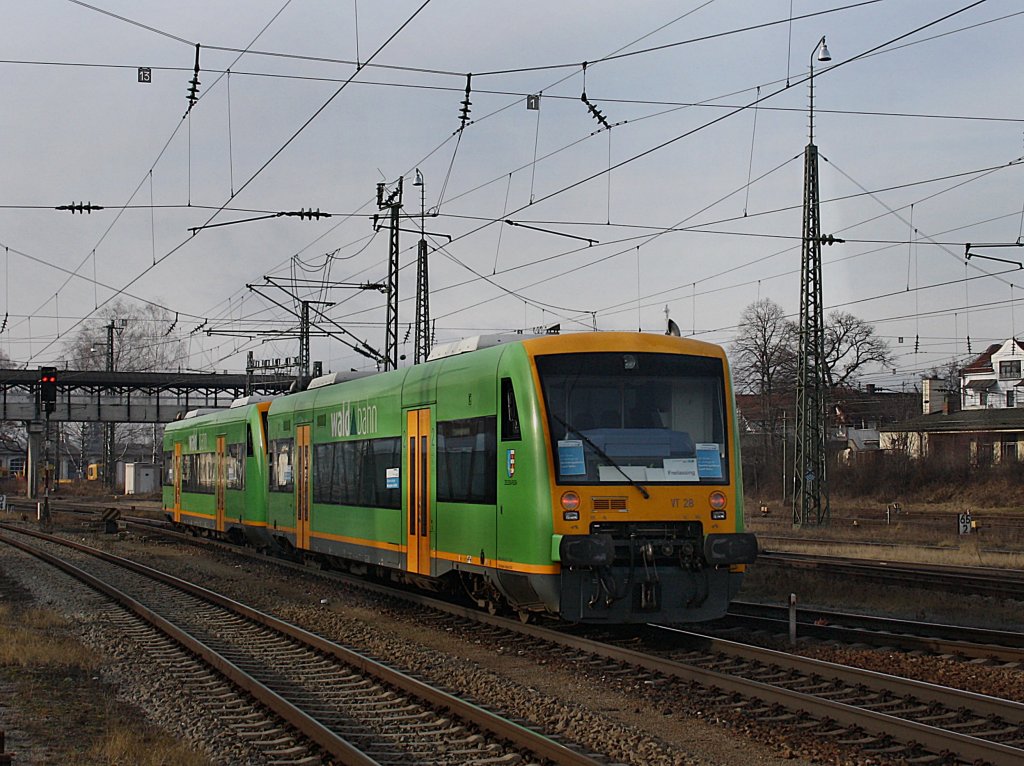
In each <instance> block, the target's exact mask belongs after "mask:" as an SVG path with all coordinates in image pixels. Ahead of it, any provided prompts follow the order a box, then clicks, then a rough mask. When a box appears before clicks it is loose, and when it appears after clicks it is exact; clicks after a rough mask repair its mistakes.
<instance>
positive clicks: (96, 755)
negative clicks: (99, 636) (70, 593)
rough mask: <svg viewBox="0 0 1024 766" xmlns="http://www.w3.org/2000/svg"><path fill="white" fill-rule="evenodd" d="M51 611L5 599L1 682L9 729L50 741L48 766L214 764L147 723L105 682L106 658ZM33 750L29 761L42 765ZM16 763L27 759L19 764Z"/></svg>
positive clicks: (0, 614) (0, 610)
mask: <svg viewBox="0 0 1024 766" xmlns="http://www.w3.org/2000/svg"><path fill="white" fill-rule="evenodd" d="M69 627H70V626H69V624H68V622H67V620H65V619H64V618H63V617H62V616H61V615H60V614H59V613H57V612H54V611H53V610H51V609H41V608H26V609H18V608H17V606H16V605H15V604H11V603H4V602H0V680H6V682H7V684H9V685H10V686H13V688H14V690H15V693H14V694H13V695H11V698H10V699H8V700H5V701H4V714H5V718H6V719H7V721H8V724H9V727H10V728H16V729H20V730H21V731H22V732H23V733H24V735H25V736H27V737H28V739H29V740H30V741H32V742H36V743H39V745H40V746H42V744H43V743H45V755H44V756H41V758H42V761H41V762H45V763H57V762H59V763H62V764H68V765H69V766H104V765H110V764H113V765H115V766H122V765H123V766H208V764H209V761H208V760H207V759H206V758H205V757H203V756H202V755H200V754H198V753H197V752H195V751H193V750H191V749H190V748H189V747H188V746H187V745H184V744H182V743H180V742H177V741H175V740H174V739H172V738H171V737H169V736H168V735H166V734H163V733H162V732H160V731H159V730H157V729H155V728H154V727H153V726H151V725H149V724H148V723H145V722H144V719H143V716H142V714H141V713H140V712H139V711H138V710H136V709H134V708H133V707H132V706H131V705H127V704H125V703H123V702H122V701H120V700H118V699H117V698H116V694H115V691H114V689H112V688H111V687H110V686H108V685H106V684H104V683H103V681H102V680H101V679H100V678H99V675H98V670H99V668H100V666H101V660H100V658H99V657H97V656H96V655H95V654H94V653H93V652H92V651H91V650H90V649H89V648H88V647H86V646H84V645H83V644H81V643H79V642H78V641H76V640H74V639H73V638H72V637H71V636H70V635H69ZM33 752H34V751H33V750H32V749H31V748H30V750H29V752H28V753H27V754H25V762H26V763H34V762H36V761H35V759H34V756H33V754H32V753H33ZM18 762H21V760H19V761H18Z"/></svg>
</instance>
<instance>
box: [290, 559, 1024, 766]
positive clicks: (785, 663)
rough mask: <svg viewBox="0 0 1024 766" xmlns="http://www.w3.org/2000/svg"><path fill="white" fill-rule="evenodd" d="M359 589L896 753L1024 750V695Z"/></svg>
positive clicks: (523, 645) (689, 637)
mask: <svg viewBox="0 0 1024 766" xmlns="http://www.w3.org/2000/svg"><path fill="white" fill-rule="evenodd" d="M297 568H298V569H303V570H304V571H307V572H308V571H309V570H308V569H307V568H304V567H301V566H297ZM318 574H319V575H321V576H329V577H333V576H334V575H329V574H327V573H318ZM339 579H341V580H344V581H345V582H346V583H350V582H353V581H351V580H350V579H349V578H345V577H339ZM360 582H361V581H355V583H357V584H358V583H360ZM362 587H365V588H367V589H370V590H376V591H378V592H381V593H384V594H386V595H387V596H388V597H389V598H400V599H403V600H405V601H408V602H412V603H415V604H418V605H419V606H420V607H422V612H421V613H418V614H417V615H416V617H415V619H417V620H418V621H422V622H424V623H427V622H431V621H445V620H452V621H454V622H453V623H452V624H451V629H452V630H454V631H456V632H459V633H460V634H463V633H464V634H467V635H470V636H471V635H472V632H471V631H474V630H475V631H479V640H480V641H482V642H487V643H489V644H494V643H501V644H502V645H505V646H512V647H515V648H512V649H508V651H515V652H516V653H517V654H527V655H536V656H537V657H538V658H545V659H546V658H550V657H552V656H559V657H560V658H561V660H562V661H564V662H569V663H571V664H575V665H577V666H586V667H589V668H591V669H592V670H593V671H594V672H599V673H600V674H602V677H605V676H607V677H617V678H620V679H632V681H633V682H634V683H635V684H636V686H637V689H638V690H642V692H641V693H643V694H651V693H652V690H658V693H662V694H665V695H666V700H667V704H671V703H670V702H668V701H670V700H672V699H678V698H679V696H680V695H693V694H694V687H695V686H699V687H700V688H701V689H703V690H704V691H705V692H706V699H707V700H708V701H709V702H711V703H712V704H717V705H721V706H724V707H726V708H729V707H732V708H735V707H737V706H740V707H742V708H743V709H744V713H745V715H747V716H750V717H754V718H767V719H770V720H772V721H774V722H776V723H777V724H778V725H780V726H782V725H787V726H792V727H794V729H795V730H802V731H804V732H812V733H815V735H817V736H824V737H829V738H831V739H833V740H834V741H836V742H839V743H843V744H846V745H847V746H849V745H851V744H853V745H855V746H856V748H857V749H858V750H861V751H866V752H869V753H875V754H877V755H878V756H879V757H886V758H891V759H892V761H893V762H898V761H900V760H901V759H902V760H906V761H911V760H912V761H913V762H914V763H920V764H926V763H934V764H948V763H971V764H974V763H990V764H997V765H1000V766H1001V765H1002V764H1014V765H1016V764H1018V763H1021V762H1022V760H1024V705H1022V704H1021V703H1018V702H1014V701H1010V700H1001V699H998V698H994V697H988V696H986V695H981V694H974V693H971V692H965V691H962V690H958V689H953V688H948V687H943V686H936V685H934V684H928V683H924V682H919V681H913V680H909V679H904V678H899V677H896V676H891V675H885V674H880V673H875V672H872V671H866V670H860V669H857V668H850V667H846V666H842V665H836V664H833V663H826V662H821V661H819V660H813V659H808V658H802V657H798V656H794V655H789V654H786V653H782V652H777V651H772V650H770V649H761V648H758V647H752V646H747V645H743V644H738V643H735V642H731V641H726V640H722V639H717V638H713V637H711V636H705V635H701V634H698V633H693V632H689V631H679V630H677V629H672V628H651V629H650V632H649V633H648V634H647V635H646V636H641V637H637V636H636V635H630V637H629V638H627V639H625V640H621V641H620V640H618V639H611V640H594V639H592V638H588V637H587V636H586V635H582V636H581V635H573V634H572V632H571V631H569V632H567V631H565V630H558V629H552V628H547V627H541V626H536V625H522V624H521V623H520V622H519V621H518V620H511V619H506V618H503V617H494V616H490V615H487V614H484V613H481V612H478V611H476V610H473V609H469V608H465V607H460V606H457V605H453V604H448V603H445V602H439V601H437V600H436V599H433V598H431V597H428V596H423V595H419V594H406V593H400V594H395V592H394V591H392V590H391V589H389V588H385V587H383V586H376V585H373V584H369V583H362ZM666 644H668V646H666ZM638 646H639V648H638ZM968 711H969V712H968Z"/></svg>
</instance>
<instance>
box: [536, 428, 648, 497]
mask: <svg viewBox="0 0 1024 766" xmlns="http://www.w3.org/2000/svg"><path fill="white" fill-rule="evenodd" d="M551 417H553V418H554V419H555V420H557V421H558V422H559V423H561V424H562V425H563V426H565V428H566V429H567V430H569V431H572V432H573V433H574V434H576V435H577V436H579V437H580V438H581V439H582V440H583V441H585V442H586V443H587V444H589V445H590V448H591V449H592V450H594V452H596V453H597V454H598V456H599V457H601V458H602V459H604V460H607V461H608V463H609V465H611V466H612V467H613V468H615V469H616V470H617V471H618V472H619V473H621V474H622V475H623V476H624V477H626V481H628V482H629V483H630V484H632V485H633V486H634V487H636V488H637V489H638V490H640V494H641V495H643V496H644V500H650V499H651V493H650V492H648V491H647V487H645V486H644V485H643V484H641V483H640V482H638V481H637V480H636V479H634V478H633V477H632V476H630V475H629V474H628V473H626V471H625V470H624V469H623V468H622V466H621V465H619V464H618V463H616V462H615V461H614V460H613V459H612V458H611V457H609V456H608V453H607V452H605V451H604V450H603V449H601V448H600V447H598V446H597V445H596V444H594V442H592V441H591V440H590V438H589V437H588V436H587V435H586V434H585V433H583V432H582V431H580V430H579V429H578V428H576V427H575V426H571V425H569V424H568V423H566V422H565V421H564V420H562V418H560V417H559V416H558V415H556V414H555V413H553V412H552V413H551Z"/></svg>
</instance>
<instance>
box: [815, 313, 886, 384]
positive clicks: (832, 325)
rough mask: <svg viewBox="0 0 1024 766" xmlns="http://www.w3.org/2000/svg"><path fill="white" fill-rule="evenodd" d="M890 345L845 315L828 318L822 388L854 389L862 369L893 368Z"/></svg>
mask: <svg viewBox="0 0 1024 766" xmlns="http://www.w3.org/2000/svg"><path fill="white" fill-rule="evenodd" d="M892 358H893V357H892V351H891V350H890V349H889V344H888V343H886V342H885V341H884V340H882V339H881V338H879V337H878V336H877V335H875V328H874V327H872V326H871V325H869V324H868V323H867V322H865V321H864V320H863V319H858V318H857V317H855V316H854V315H853V314H850V313H848V312H845V311H836V312H833V313H832V314H830V315H829V317H828V321H827V322H826V323H825V384H826V385H827V386H828V387H829V388H832V389H835V388H838V387H840V386H849V385H853V384H854V383H855V382H856V381H857V379H858V377H859V375H860V374H861V373H862V372H863V371H864V369H865V367H868V366H871V365H878V366H880V367H886V366H888V365H890V364H892Z"/></svg>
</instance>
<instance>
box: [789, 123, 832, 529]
mask: <svg viewBox="0 0 1024 766" xmlns="http://www.w3.org/2000/svg"><path fill="white" fill-rule="evenodd" d="M800 296H801V300H800V337H799V342H800V358H799V372H798V377H797V408H796V439H797V441H796V449H795V451H794V463H793V524H794V526H804V525H808V524H818V525H821V524H827V523H828V521H829V512H830V508H829V493H828V472H827V461H826V443H827V433H828V426H827V419H826V413H825V391H826V388H825V364H824V363H825V323H824V306H823V305H822V298H821V227H820V221H819V217H818V147H816V146H815V145H814V144H813V143H810V144H808V145H807V149H806V150H805V151H804V222H803V243H802V248H801V254H800Z"/></svg>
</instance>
